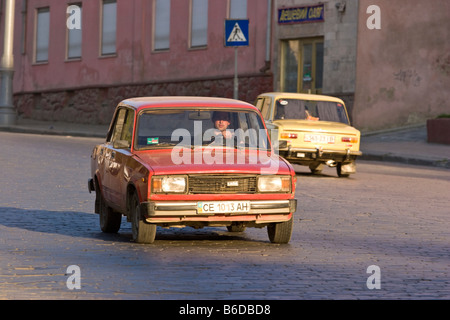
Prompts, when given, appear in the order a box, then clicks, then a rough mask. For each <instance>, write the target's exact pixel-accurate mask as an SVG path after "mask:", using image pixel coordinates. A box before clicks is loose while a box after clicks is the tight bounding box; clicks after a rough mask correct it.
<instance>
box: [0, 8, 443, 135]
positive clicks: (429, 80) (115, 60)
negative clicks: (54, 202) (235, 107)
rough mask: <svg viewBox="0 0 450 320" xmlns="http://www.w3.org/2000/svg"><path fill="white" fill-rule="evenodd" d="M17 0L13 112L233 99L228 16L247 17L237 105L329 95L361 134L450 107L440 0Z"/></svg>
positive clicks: (97, 115) (58, 113)
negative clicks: (184, 98)
mask: <svg viewBox="0 0 450 320" xmlns="http://www.w3.org/2000/svg"><path fill="white" fill-rule="evenodd" d="M15 2H16V11H15V12H16V13H15V30H14V32H15V33H14V34H15V37H14V66H15V67H14V68H15V74H14V84H13V89H14V103H15V106H16V109H17V112H18V114H19V116H21V117H30V118H35V119H43V120H59V121H77V122H84V123H109V121H110V118H111V115H112V111H113V109H114V107H115V105H116V104H117V102H118V101H120V100H122V99H124V98H128V97H133V96H158V95H206V96H221V97H229V98H232V97H233V85H234V83H233V78H234V68H235V55H234V53H235V51H234V49H233V48H229V47H225V46H224V41H225V39H224V38H225V35H224V21H225V19H249V21H250V23H249V45H248V46H245V47H239V49H238V51H237V52H238V59H237V61H238V74H239V96H238V98H239V99H241V100H244V101H248V102H253V101H254V99H255V98H256V96H257V95H258V94H259V93H262V92H265V91H290V92H310V93H322V94H327V95H333V96H337V97H340V98H342V99H343V100H344V101H345V102H346V104H347V107H348V109H349V112H350V117H351V120H352V124H353V125H354V126H356V127H358V128H359V129H361V130H376V129H383V128H390V127H396V126H404V125H410V124H417V123H424V122H425V120H426V119H429V118H433V117H435V116H436V115H439V114H441V113H447V114H450V105H449V101H450V90H449V88H450V41H449V40H450V19H448V17H449V14H448V13H449V12H450V2H449V1H447V0H430V1H421V0H399V1H390V0H375V1H372V0H325V1H317V0H214V1H212V0H209V1H208V0H16V1H15ZM3 28H4V26H3V23H2V24H1V26H0V32H1V33H0V37H2V36H3V31H4V29H3ZM1 46H2V45H1V44H0V48H1ZM1 49H2V48H1Z"/></svg>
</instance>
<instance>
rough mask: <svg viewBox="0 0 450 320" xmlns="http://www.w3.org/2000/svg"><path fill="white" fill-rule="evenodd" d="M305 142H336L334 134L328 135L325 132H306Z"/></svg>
mask: <svg viewBox="0 0 450 320" xmlns="http://www.w3.org/2000/svg"><path fill="white" fill-rule="evenodd" d="M304 140H305V142H312V143H334V136H327V135H323V134H305V138H304Z"/></svg>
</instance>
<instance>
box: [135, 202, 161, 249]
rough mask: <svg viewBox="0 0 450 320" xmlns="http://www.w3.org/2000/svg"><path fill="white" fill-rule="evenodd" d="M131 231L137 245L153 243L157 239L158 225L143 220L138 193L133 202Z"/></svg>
mask: <svg viewBox="0 0 450 320" xmlns="http://www.w3.org/2000/svg"><path fill="white" fill-rule="evenodd" d="M131 201H132V202H131V205H130V210H131V230H132V236H133V241H134V242H137V243H145V244H147V243H153V242H154V241H155V237H156V225H155V224H150V223H146V222H145V221H143V220H142V219H141V213H140V206H139V199H138V196H137V194H136V193H134V194H133V197H132V200H131Z"/></svg>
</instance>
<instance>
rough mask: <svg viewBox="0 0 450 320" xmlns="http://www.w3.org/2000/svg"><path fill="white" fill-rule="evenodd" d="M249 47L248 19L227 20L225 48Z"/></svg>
mask: <svg viewBox="0 0 450 320" xmlns="http://www.w3.org/2000/svg"><path fill="white" fill-rule="evenodd" d="M248 45H249V41H248V19H238V20H225V47H238V46H239V47H242V46H248Z"/></svg>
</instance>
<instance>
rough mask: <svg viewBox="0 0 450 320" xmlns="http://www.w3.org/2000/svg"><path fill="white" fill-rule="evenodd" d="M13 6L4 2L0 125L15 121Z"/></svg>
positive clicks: (11, 1) (9, 0)
mask: <svg viewBox="0 0 450 320" xmlns="http://www.w3.org/2000/svg"><path fill="white" fill-rule="evenodd" d="M14 5H15V0H6V5H5V34H4V39H3V56H2V59H1V63H0V73H1V76H0V125H13V124H15V123H16V121H17V115H16V111H15V110H14V106H13V99H12V79H13V76H14V59H13V39H14Z"/></svg>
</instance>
